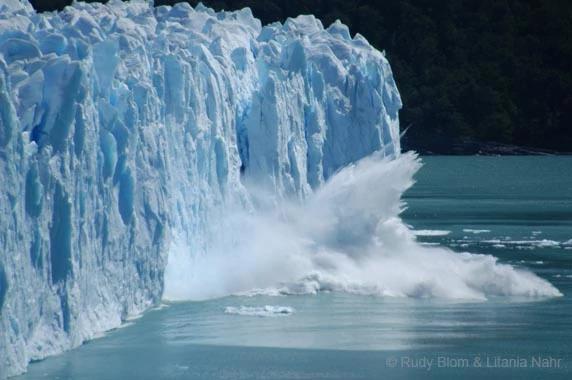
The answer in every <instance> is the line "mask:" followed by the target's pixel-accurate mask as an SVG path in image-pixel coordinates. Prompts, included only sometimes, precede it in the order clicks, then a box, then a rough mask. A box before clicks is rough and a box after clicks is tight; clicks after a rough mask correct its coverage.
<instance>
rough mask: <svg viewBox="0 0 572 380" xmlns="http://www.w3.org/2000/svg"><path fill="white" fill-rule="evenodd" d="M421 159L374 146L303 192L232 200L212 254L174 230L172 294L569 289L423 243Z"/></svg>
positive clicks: (534, 292)
mask: <svg viewBox="0 0 572 380" xmlns="http://www.w3.org/2000/svg"><path fill="white" fill-rule="evenodd" d="M419 167H420V162H419V160H418V159H417V157H416V156H415V155H414V154H403V155H401V156H400V157H399V158H397V159H395V160H387V159H384V158H383V157H381V156H380V155H378V154H374V155H371V156H369V157H367V158H364V159H363V160H361V161H359V162H357V163H356V164H353V165H350V166H348V167H346V168H344V169H343V170H341V171H340V172H338V173H336V174H335V175H334V176H333V177H332V178H330V180H329V181H328V182H327V183H326V184H325V185H324V186H323V187H322V188H320V189H318V190H317V191H316V192H315V193H314V194H312V195H311V196H310V197H308V198H307V199H306V200H305V201H304V202H299V201H291V202H289V201H282V202H281V203H280V204H278V205H277V206H276V207H274V208H272V210H267V209H265V210H257V211H246V210H244V209H243V208H240V207H238V208H237V207H235V208H231V209H229V210H228V212H226V217H225V218H224V219H223V220H221V221H220V223H221V227H220V228H219V229H218V230H219V233H218V234H216V235H215V236H214V237H213V238H212V239H211V240H213V241H212V242H211V244H210V249H209V251H208V253H207V254H204V255H196V256H192V255H191V254H190V252H189V249H188V246H189V245H188V244H186V243H185V242H184V240H183V239H180V238H177V237H175V239H174V241H173V245H172V247H171V251H170V253H169V260H168V264H167V269H166V273H165V294H164V298H166V299H168V300H198V299H208V298H214V297H222V296H226V295H230V294H236V293H244V292H247V294H258V293H263V294H298V293H315V292H319V291H325V290H327V291H345V292H353V293H360V294H375V295H385V296H404V297H443V298H457V299H477V300H484V299H486V297H487V296H491V295H503V296H504V295H507V296H508V295H510V296H558V295H560V292H559V291H558V290H557V289H556V288H554V287H553V286H552V285H551V284H550V283H548V282H547V281H545V280H543V279H541V278H539V277H538V276H536V275H534V274H533V273H530V272H527V271H524V270H518V269H515V268H513V267H511V266H510V265H506V264H499V263H497V259H496V258H494V257H493V256H489V255H476V254H470V253H455V252H453V251H451V250H449V249H447V248H444V247H425V246H422V245H420V244H418V243H417V242H416V240H415V235H414V232H413V231H411V230H410V229H409V228H407V226H406V225H405V224H404V223H403V222H402V220H401V219H400V218H399V214H400V212H401V211H402V208H403V206H404V205H403V203H402V202H401V195H402V194H403V192H404V191H405V190H407V189H408V188H409V187H410V186H411V185H412V184H413V175H414V174H415V172H416V171H417V170H418V169H419Z"/></svg>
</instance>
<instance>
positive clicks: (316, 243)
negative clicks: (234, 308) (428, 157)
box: [0, 0, 559, 377]
mask: <svg viewBox="0 0 572 380" xmlns="http://www.w3.org/2000/svg"><path fill="white" fill-rule="evenodd" d="M400 107H401V100H400V97H399V93H398V91H397V87H396V85H395V82H394V80H393V75H392V72H391V68H390V66H389V63H388V61H387V60H386V58H385V56H384V55H383V54H382V53H381V52H379V51H377V50H376V49H374V48H373V47H372V46H370V45H369V43H368V42H367V41H366V40H365V38H363V37H362V36H360V35H355V36H353V37H352V36H351V35H350V32H349V30H348V28H347V27H346V26H344V25H342V24H341V23H339V22H336V23H334V24H332V25H330V26H329V27H327V28H324V26H323V25H322V23H321V22H320V21H319V20H317V19H315V18H314V17H312V16H300V17H297V18H295V19H288V20H287V21H286V22H284V23H283V24H281V23H274V24H271V25H267V26H262V25H261V23H260V21H259V20H257V19H255V18H254V17H253V16H252V13H251V12H250V10H248V9H244V10H241V11H236V12H219V13H216V12H214V11H213V10H211V9H209V8H206V7H203V6H200V5H199V6H198V7H196V8H192V7H190V6H189V5H188V4H178V5H176V6H173V7H169V6H160V7H153V6H152V4H151V3H149V2H144V1H131V2H125V3H123V2H121V1H117V0H115V1H113V0H112V1H110V2H109V3H108V4H105V5H104V4H98V3H94V4H85V3H74V4H73V5H72V6H70V7H66V8H65V9H64V10H63V11H61V12H52V13H43V14H38V13H36V12H35V11H34V10H33V9H32V7H31V6H30V4H29V3H28V2H27V1H26V0H22V1H20V0H3V1H2V2H0V178H2V181H1V182H0V213H1V215H2V218H0V245H1V246H2V252H1V253H0V377H4V376H8V375H13V374H17V373H21V372H22V371H24V370H25V368H26V365H27V363H28V362H30V361H31V360H38V359H41V358H44V357H46V356H48V355H53V354H57V353H60V352H62V351H63V350H65V349H69V348H71V347H75V346H78V345H79V344H81V343H82V342H84V341H85V340H87V339H90V338H93V337H95V336H98V334H100V333H101V332H102V331H105V330H109V329H112V328H115V327H117V326H119V325H120V324H121V323H122V322H123V321H125V320H127V319H128V318H129V317H130V316H132V315H136V314H138V313H141V312H142V311H144V310H147V309H149V308H150V307H153V306H155V305H157V304H159V303H160V302H161V299H162V298H163V297H164V298H167V299H178V300H181V299H201V298H209V297H220V296H224V295H227V294H235V293H239V292H243V293H244V292H246V293H249V294H255V293H257V292H267V293H275V294H276V293H279V294H291V293H314V292H318V291H322V290H340V291H349V292H359V293H368V294H380V295H395V296H412V297H422V296H426V297H431V296H436V297H456V298H472V299H475V298H476V299H483V298H485V297H487V296H489V295H530V296H554V295H558V294H559V292H558V291H557V290H556V289H555V288H554V287H552V286H551V285H550V284H549V283H547V282H545V281H543V280H541V279H540V278H538V277H536V276H535V275H533V274H532V273H529V272H525V271H517V270H515V269H513V268H512V267H510V266H507V265H499V264H497V263H496V261H495V259H494V258H493V257H491V256H477V255H471V254H456V253H453V252H451V251H448V250H445V249H443V248H424V247H421V246H419V245H418V244H417V243H416V242H415V239H414V236H413V235H412V232H411V231H410V230H409V229H407V228H406V226H405V225H404V224H403V223H402V222H401V220H400V219H399V212H400V209H401V207H402V205H401V204H400V196H401V194H402V193H403V191H404V190H405V189H406V188H407V187H408V186H410V185H411V183H412V176H413V174H414V172H415V170H417V168H418V166H419V163H418V162H417V160H416V158H415V157H414V156H413V155H411V154H404V155H401V154H400V150H401V149H400V144H399V122H398V111H399V109H400Z"/></svg>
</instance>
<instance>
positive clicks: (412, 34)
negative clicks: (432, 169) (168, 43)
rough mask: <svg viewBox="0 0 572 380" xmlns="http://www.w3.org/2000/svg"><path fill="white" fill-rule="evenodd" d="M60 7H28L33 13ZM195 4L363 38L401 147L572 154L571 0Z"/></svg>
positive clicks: (59, 2) (219, 0) (44, 0)
mask: <svg viewBox="0 0 572 380" xmlns="http://www.w3.org/2000/svg"><path fill="white" fill-rule="evenodd" d="M176 2H178V1H173V0H156V1H155V4H156V5H161V4H173V3H176ZM188 2H189V3H191V4H192V5H196V4H197V3H198V1H194V0H189V1H188ZM67 3H69V1H68V0H33V1H32V4H33V5H34V6H35V7H36V9H38V10H40V11H44V10H53V9H61V8H63V6H64V5H65V4H67ZM203 3H204V4H205V5H208V6H211V7H213V8H215V9H217V10H220V9H227V10H233V9H238V8H242V7H245V6H248V7H250V8H252V10H253V13H254V14H255V15H256V16H257V17H259V18H260V19H261V20H262V21H263V22H264V23H269V22H272V21H277V20H284V19H286V18H287V17H290V16H296V15H298V14H314V15H316V16H317V17H319V18H320V19H321V20H322V22H323V23H324V24H325V25H329V24H330V23H331V22H333V21H334V20H336V19H340V20H342V21H343V22H344V23H345V24H347V25H348V26H349V27H350V29H351V31H352V32H354V33H361V34H363V35H364V36H365V37H366V38H367V39H368V40H369V41H370V42H371V43H372V44H373V45H374V46H376V47H377V48H379V49H382V50H385V51H386V52H387V56H388V58H389V60H390V62H391V65H392V67H393V71H394V74H395V77H396V80H397V84H398V86H399V88H400V91H401V94H402V97H403V102H404V108H403V110H402V111H401V114H400V115H401V116H400V117H401V125H402V127H403V129H405V128H406V127H410V128H409V130H408V132H407V135H406V137H405V138H404V147H405V148H406V149H415V150H419V151H422V152H427V151H432V152H438V153H474V151H473V150H475V149H476V151H479V146H480V144H481V143H482V142H487V144H484V145H486V146H488V147H490V146H491V144H490V143H491V142H496V143H500V144H499V145H500V146H506V144H512V145H519V146H526V147H531V148H541V149H547V150H552V151H563V152H564V151H568V152H569V151H572V1H568V0H547V1H543V0H402V1H400V0H378V1H374V0H226V1H224V0H203ZM493 145H494V144H493ZM451 146H456V149H455V150H452V149H451V148H450V147H451ZM465 147H466V148H465ZM475 147H476V148H475ZM517 150H518V149H517ZM526 151H529V150H526ZM500 152H501V153H502V152H503V150H502V149H501V150H500Z"/></svg>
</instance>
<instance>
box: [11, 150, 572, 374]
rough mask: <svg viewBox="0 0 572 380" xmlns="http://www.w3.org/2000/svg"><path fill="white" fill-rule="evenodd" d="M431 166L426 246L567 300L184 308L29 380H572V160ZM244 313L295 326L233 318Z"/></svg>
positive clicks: (454, 161)
mask: <svg viewBox="0 0 572 380" xmlns="http://www.w3.org/2000/svg"><path fill="white" fill-rule="evenodd" d="M423 160H424V162H425V166H424V167H423V168H422V169H421V171H420V172H419V173H418V174H417V176H416V179H417V184H416V185H415V186H414V187H413V188H412V189H411V190H410V191H409V192H408V193H407V194H406V201H407V203H408V206H409V207H408V209H407V210H406V211H405V212H404V214H403V218H404V219H405V220H406V221H407V223H409V224H410V225H411V226H412V227H413V228H414V229H415V230H425V232H424V233H423V232H422V233H421V234H422V235H433V236H419V237H418V240H419V241H421V242H423V243H424V244H441V245H445V246H449V247H450V248H451V249H453V250H456V251H469V252H474V253H486V254H493V255H495V256H497V257H498V258H499V259H500V261H501V262H506V263H510V264H512V265H515V266H519V267H526V268H529V269H530V270H532V271H534V272H535V273H537V274H538V275H540V276H541V277H543V278H546V279H548V280H549V281H550V282H552V283H553V284H554V285H555V286H556V287H557V288H558V289H559V290H560V291H561V292H562V293H563V294H564V296H563V297H560V298H552V299H516V298H495V299H490V300H489V301H486V302H459V301H446V300H431V299H399V298H398V299H394V298H379V297H373V296H357V295H348V294H340V293H323V294H319V295H316V296H308V295H305V296H282V297H263V296H257V297H226V298H222V299H217V300H211V301H204V302H186V303H179V304H171V305H168V306H167V307H165V308H162V309H161V310H155V311H151V312H149V313H147V314H145V315H144V316H143V317H142V318H140V319H139V320H137V321H134V322H133V323H131V324H128V325H127V326H126V327H124V328H121V329H119V330H116V331H114V332H111V333H109V334H107V335H106V336H105V337H103V338H101V339H97V340H94V341H92V342H89V343H87V344H85V345H83V346H82V347H80V348H78V349H76V350H73V351H70V352H68V353H65V354H63V355H60V356H57V357H54V358H50V359H47V360H44V361H41V362H38V363H34V364H32V365H31V366H30V367H29V372H28V373H27V374H26V375H24V376H22V377H20V378H21V379H46V378H47V379H159V378H165V379H209V378H223V379H323V378H325V379H354V378H355V379H381V378H412V377H413V378H415V377H421V376H423V377H431V378H436V379H442V378H459V376H461V375H462V376H463V377H464V378H475V379H480V378H483V377H489V378H507V377H514V378H523V379H527V378H530V379H532V378H562V379H568V378H572V319H571V318H570V316H571V314H572V298H571V297H570V295H571V294H572V241H570V240H571V239H572V157H502V158H501V157H425V158H424V159H423ZM427 231H432V232H427ZM244 305H246V306H263V305H276V306H278V305H279V306H287V307H290V308H293V309H294V312H293V313H292V314H280V315H278V316H274V317H259V316H244V315H233V314H228V313H225V309H226V308H227V307H232V306H234V307H240V306H244ZM20 378H18V379H20Z"/></svg>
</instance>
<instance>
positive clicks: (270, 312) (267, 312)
mask: <svg viewBox="0 0 572 380" xmlns="http://www.w3.org/2000/svg"><path fill="white" fill-rule="evenodd" d="M224 312H225V314H235V315H244V316H249V317H281V316H287V315H291V314H293V313H294V309H293V308H291V307H289V306H270V305H266V306H238V307H235V306H227V307H226V308H225V309H224Z"/></svg>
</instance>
